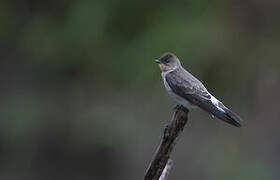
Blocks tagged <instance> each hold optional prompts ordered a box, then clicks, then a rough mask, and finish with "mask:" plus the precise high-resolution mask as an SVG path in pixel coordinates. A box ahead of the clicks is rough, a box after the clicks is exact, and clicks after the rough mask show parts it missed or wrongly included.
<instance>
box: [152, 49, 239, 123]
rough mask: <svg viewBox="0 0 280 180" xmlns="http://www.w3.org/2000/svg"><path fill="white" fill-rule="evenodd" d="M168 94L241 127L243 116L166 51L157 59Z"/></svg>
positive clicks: (182, 103)
mask: <svg viewBox="0 0 280 180" xmlns="http://www.w3.org/2000/svg"><path fill="white" fill-rule="evenodd" d="M155 62H156V63H158V65H159V68H160V70H161V77H162V80H163V83H164V86H165V88H166V90H167V92H168V94H169V95H170V96H171V97H172V98H173V99H174V100H175V101H176V102H177V103H179V105H181V106H184V107H185V108H187V109H189V110H190V109H193V108H194V107H199V108H201V109H203V110H204V111H206V112H208V113H210V114H211V115H212V116H215V117H217V118H218V119H221V120H223V121H225V122H227V123H229V124H231V125H233V126H236V127H241V124H240V123H239V122H240V121H241V118H240V117H239V116H238V115H237V114H236V113H234V112H233V111H231V110H230V109H228V108H227V107H226V106H225V105H224V104H223V103H222V102H221V101H219V100H218V99H217V98H215V97H214V96H213V95H212V94H210V93H209V92H208V90H207V89H206V88H205V86H204V85H203V84H202V83H201V82H200V81H199V80H198V79H197V78H195V77H194V76H193V75H192V74H191V73H189V72H188V71H187V70H185V69H184V68H183V67H182V65H181V62H180V60H179V59H178V58H177V57H176V55H174V54H172V53H165V54H163V55H162V56H161V57H160V58H159V59H156V60H155Z"/></svg>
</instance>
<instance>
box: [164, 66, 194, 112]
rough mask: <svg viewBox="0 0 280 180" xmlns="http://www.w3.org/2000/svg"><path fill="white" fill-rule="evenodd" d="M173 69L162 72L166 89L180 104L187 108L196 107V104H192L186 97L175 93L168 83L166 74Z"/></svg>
mask: <svg viewBox="0 0 280 180" xmlns="http://www.w3.org/2000/svg"><path fill="white" fill-rule="evenodd" d="M169 72H171V71H167V72H162V73H161V77H162V80H163V83H164V86H165V88H166V91H167V92H168V94H169V95H170V96H171V97H172V98H173V99H174V100H175V101H176V102H177V103H179V104H180V105H182V106H184V107H186V108H187V109H194V108H195V107H196V106H194V105H192V104H191V103H190V102H189V101H187V100H186V99H184V98H182V97H180V96H178V95H177V94H175V93H174V92H173V91H172V89H171V88H170V86H169V85H168V83H167V82H166V79H165V76H166V74H167V73H169Z"/></svg>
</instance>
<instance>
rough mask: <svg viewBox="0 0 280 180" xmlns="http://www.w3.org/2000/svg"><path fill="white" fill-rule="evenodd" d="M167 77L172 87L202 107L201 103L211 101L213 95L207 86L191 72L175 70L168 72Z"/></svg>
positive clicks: (180, 94)
mask: <svg viewBox="0 0 280 180" xmlns="http://www.w3.org/2000/svg"><path fill="white" fill-rule="evenodd" d="M165 78H166V82H167V83H168V85H169V86H170V88H171V89H172V90H173V91H174V92H175V93H176V94H177V95H179V96H181V97H183V98H185V99H186V100H188V101H189V102H190V103H192V104H194V105H196V106H199V107H200V106H201V105H202V104H201V103H205V102H207V101H210V102H211V95H210V94H209V93H208V91H207V90H206V88H205V87H204V86H203V85H202V83H201V82H200V81H199V80H197V79H196V78H195V77H193V76H192V75H191V74H190V73H188V72H186V71H184V70H177V71H176V70H175V71H173V72H170V73H168V74H167V75H166V76H165Z"/></svg>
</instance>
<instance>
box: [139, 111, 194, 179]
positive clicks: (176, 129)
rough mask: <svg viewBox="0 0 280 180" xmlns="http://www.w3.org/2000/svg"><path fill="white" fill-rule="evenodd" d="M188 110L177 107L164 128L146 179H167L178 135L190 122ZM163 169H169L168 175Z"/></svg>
mask: <svg viewBox="0 0 280 180" xmlns="http://www.w3.org/2000/svg"><path fill="white" fill-rule="evenodd" d="M188 112H189V110H188V109H186V108H184V107H183V106H179V107H177V108H176V111H175V112H174V114H173V117H172V120H171V121H170V123H169V124H167V125H166V127H165V128H164V134H163V137H162V139H161V142H160V144H159V146H158V148H157V151H156V153H155V155H154V157H153V159H152V161H151V163H150V165H149V168H148V170H147V172H146V175H145V178H144V179H145V180H159V178H163V179H164V180H166V179H167V175H168V172H169V170H170V168H171V166H172V160H171V159H170V154H171V152H172V150H173V148H174V146H175V144H176V142H177V140H178V136H179V135H180V134H181V132H182V131H183V129H184V127H185V125H186V123H187V122H188ZM168 161H169V162H171V164H169V163H168V164H167V162H168ZM163 170H164V171H165V170H166V171H167V174H166V175H164V174H165V173H163ZM161 175H162V177H161Z"/></svg>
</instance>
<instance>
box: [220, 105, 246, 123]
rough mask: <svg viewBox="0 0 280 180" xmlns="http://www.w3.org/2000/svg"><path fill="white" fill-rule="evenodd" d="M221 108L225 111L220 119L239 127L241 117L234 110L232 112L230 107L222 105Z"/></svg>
mask: <svg viewBox="0 0 280 180" xmlns="http://www.w3.org/2000/svg"><path fill="white" fill-rule="evenodd" d="M223 110H224V111H225V113H224V115H225V116H223V118H221V119H222V120H224V121H225V122H227V123H229V124H231V125H233V126H236V127H241V124H240V123H239V122H240V121H241V118H240V117H239V116H238V115H237V114H236V113H234V112H232V111H231V110H230V109H228V108H226V107H224V108H223Z"/></svg>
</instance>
